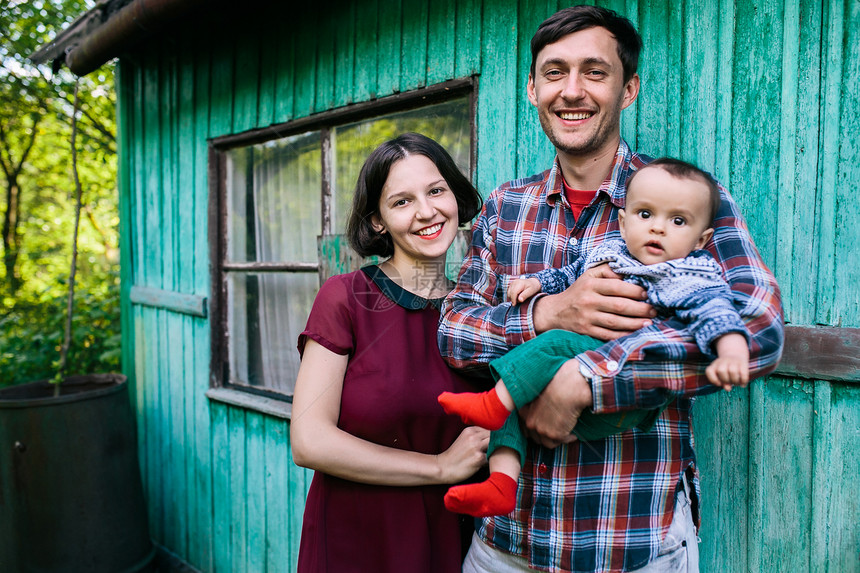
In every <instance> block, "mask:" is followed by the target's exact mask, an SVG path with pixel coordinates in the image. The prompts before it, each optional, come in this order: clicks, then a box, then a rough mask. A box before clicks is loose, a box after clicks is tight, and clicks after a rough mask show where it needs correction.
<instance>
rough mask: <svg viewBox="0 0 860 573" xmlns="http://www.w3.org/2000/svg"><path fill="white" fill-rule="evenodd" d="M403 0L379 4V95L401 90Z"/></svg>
mask: <svg viewBox="0 0 860 573" xmlns="http://www.w3.org/2000/svg"><path fill="white" fill-rule="evenodd" d="M400 4H401V0H389V1H387V2H384V3H383V2H380V4H379V13H378V18H379V28H378V34H379V37H378V41H377V49H378V52H377V55H376V58H377V60H378V62H379V64H378V66H379V67H378V68H377V74H378V84H377V92H376V95H377V96H378V97H382V96H387V95H391V94H393V93H395V92H397V91H399V90H400V73H401V71H400V62H401V59H400V58H401V54H400V37H401V35H402V33H403V27H402V25H401V23H402V20H401V16H402V11H401V6H400Z"/></svg>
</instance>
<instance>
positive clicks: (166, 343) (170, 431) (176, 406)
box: [158, 40, 186, 555]
mask: <svg viewBox="0 0 860 573" xmlns="http://www.w3.org/2000/svg"><path fill="white" fill-rule="evenodd" d="M160 51H161V59H160V66H161V85H160V94H159V99H160V104H161V105H160V111H161V138H160V140H159V151H160V154H161V157H162V158H163V160H162V163H161V197H162V200H161V205H162V215H161V219H162V227H161V229H162V238H161V240H162V244H163V245H164V255H163V257H164V259H163V261H162V265H163V269H164V270H163V273H164V274H163V277H162V281H163V282H162V288H164V289H165V290H168V291H172V290H176V288H177V287H178V273H177V270H178V269H177V267H178V262H179V261H178V259H179V257H180V256H181V254H180V253H181V250H180V249H181V247H180V246H179V240H178V239H179V235H178V227H179V224H178V223H179V222H178V221H177V219H176V217H177V209H176V204H177V201H178V197H177V180H176V178H177V176H178V173H177V169H176V167H177V166H176V164H175V162H174V161H173V159H174V158H175V157H176V156H177V144H176V138H177V134H176V127H177V126H176V121H177V113H178V110H177V91H176V90H177V77H176V74H177V71H176V65H177V62H176V55H175V54H176V52H177V51H178V50H177V47H176V44H175V41H174V40H168V41H166V42H163V43H162V44H161V50H160ZM159 322H160V324H159V327H160V332H159V355H160V356H159V365H160V366H161V371H160V375H159V382H158V385H159V392H160V393H161V395H162V399H161V400H159V404H160V405H161V423H162V425H163V434H162V440H161V443H160V449H161V451H162V452H163V456H164V464H163V466H162V467H161V479H162V483H163V488H164V503H165V512H164V544H165V545H166V546H167V547H170V548H171V549H173V550H174V551H176V552H177V553H179V554H181V555H183V554H185V550H186V547H185V543H184V531H183V528H184V525H185V523H184V515H183V513H184V512H183V509H184V500H183V499H182V497H183V495H184V491H183V490H184V473H185V471H184V466H183V455H182V448H183V441H184V440H183V439H182V436H181V421H182V391H181V388H179V387H178V384H177V378H178V374H179V372H181V371H182V365H181V357H182V355H181V350H182V345H183V341H182V338H181V334H182V333H181V329H178V328H177V326H178V325H177V317H176V316H175V315H174V314H173V313H171V312H168V311H159Z"/></svg>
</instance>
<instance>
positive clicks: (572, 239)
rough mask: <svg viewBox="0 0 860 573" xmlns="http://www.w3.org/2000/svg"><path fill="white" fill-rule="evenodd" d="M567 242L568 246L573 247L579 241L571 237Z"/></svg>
mask: <svg viewBox="0 0 860 573" xmlns="http://www.w3.org/2000/svg"><path fill="white" fill-rule="evenodd" d="M569 242H570V246H572V247H575V246H576V244H577V243H578V242H579V241H577V240H576V237H571V238H570V241H569Z"/></svg>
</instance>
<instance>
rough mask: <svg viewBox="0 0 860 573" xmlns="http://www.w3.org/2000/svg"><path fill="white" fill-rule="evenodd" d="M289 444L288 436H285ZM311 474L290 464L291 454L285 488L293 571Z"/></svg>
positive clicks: (297, 555)
mask: <svg viewBox="0 0 860 573" xmlns="http://www.w3.org/2000/svg"><path fill="white" fill-rule="evenodd" d="M287 440H288V441H287V443H288V444H289V436H287ZM312 477H313V472H312V471H310V470H308V469H305V468H300V467H299V466H297V465H295V464H294V463H292V454H290V461H289V474H288V475H287V483H286V484H284V485H285V486H286V491H287V495H288V497H289V500H288V503H289V505H290V508H291V510H290V513H289V520H290V523H289V532H290V564H291V566H292V567H293V569H292V570H293V571H294V570H295V566H296V563H297V562H298V557H299V542H300V538H301V533H302V518H303V517H304V507H305V500H306V499H307V495H308V488H309V487H310V483H311V478H312Z"/></svg>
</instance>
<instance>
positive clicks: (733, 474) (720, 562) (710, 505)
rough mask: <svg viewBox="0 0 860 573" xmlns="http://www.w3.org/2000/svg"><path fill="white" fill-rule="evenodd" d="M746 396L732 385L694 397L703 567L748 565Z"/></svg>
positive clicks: (744, 568) (717, 568) (720, 568)
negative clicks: (722, 390)
mask: <svg viewBox="0 0 860 573" xmlns="http://www.w3.org/2000/svg"><path fill="white" fill-rule="evenodd" d="M764 383H765V382H764V381H756V382H754V383H753V384H764ZM749 402H750V391H749V390H748V389H742V388H736V389H734V390H732V391H731V392H718V393H716V394H711V395H709V396H704V397H702V398H699V399H697V400H696V406H695V408H694V410H693V426H694V429H695V432H694V435H695V436H696V458H697V464H698V467H699V475H700V481H701V489H702V499H701V502H702V505H701V515H702V528H701V529H700V530H699V537H700V538H701V539H702V543H701V544H700V545H699V554H700V562H701V567H700V568H701V570H702V571H748V570H749V568H748V567H747V535H748V523H747V508H748V507H749V499H748V495H749V487H748V483H749V481H748V480H749V472H750V469H749V460H750V459H753V453H752V452H751V451H750V419H749Z"/></svg>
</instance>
